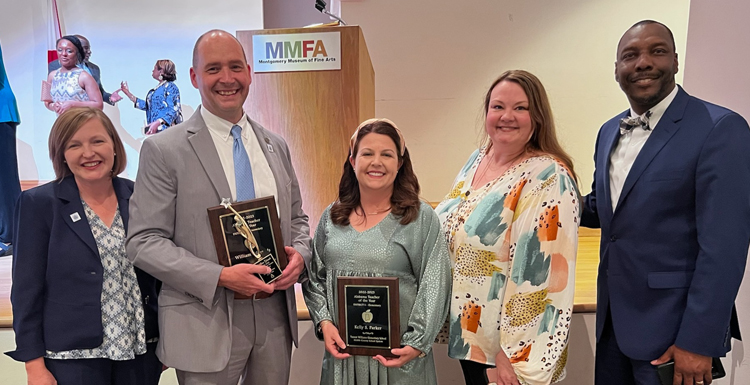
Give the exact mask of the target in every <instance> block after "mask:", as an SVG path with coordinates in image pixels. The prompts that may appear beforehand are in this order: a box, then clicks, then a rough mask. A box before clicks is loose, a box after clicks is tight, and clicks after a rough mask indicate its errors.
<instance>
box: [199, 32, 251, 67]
mask: <svg viewBox="0 0 750 385" xmlns="http://www.w3.org/2000/svg"><path fill="white" fill-rule="evenodd" d="M214 32H222V33H226V34H227V35H229V36H231V37H233V38H234V41H236V42H237V44H239V45H240V49H241V50H242V57H243V58H246V59H245V61H247V55H245V47H243V46H242V43H240V41H239V40H238V39H237V38H236V37H235V36H234V35H232V34H231V33H229V32H227V31H225V30H223V29H212V30H210V31H208V32H206V33H204V34H203V35H201V36H200V37H199V38H198V40H196V41H195V45H194V46H193V68H194V69H196V68H195V67H196V66H197V65H198V44H200V43H201V41H203V39H204V38H205V37H206V36H208V35H210V34H212V33H214ZM196 70H197V69H196Z"/></svg>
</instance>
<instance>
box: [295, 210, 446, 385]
mask: <svg viewBox="0 0 750 385" xmlns="http://www.w3.org/2000/svg"><path fill="white" fill-rule="evenodd" d="M400 219H401V218H400V217H396V216H395V215H393V214H389V215H388V216H387V217H385V218H384V219H383V220H382V221H381V222H380V223H378V224H377V225H375V226H374V227H372V228H370V229H367V230H365V231H363V232H359V231H357V230H355V229H354V228H353V227H352V226H350V225H349V226H337V225H334V224H333V222H331V217H330V206H329V207H328V208H327V209H326V211H325V212H324V213H323V215H322V216H321V218H320V222H319V224H318V228H317V229H316V231H315V238H314V241H313V246H314V248H313V260H312V267H311V270H312V271H311V272H310V279H309V280H308V281H307V282H305V283H304V284H303V289H304V295H305V302H306V303H307V307H308V309H309V310H310V316H311V317H312V320H313V322H314V325H316V326H317V325H318V324H319V323H320V321H322V320H330V321H333V322H334V324H336V325H337V326H338V325H339V322H338V319H337V318H338V315H337V314H338V309H337V302H336V300H337V298H338V297H337V296H336V277H339V276H346V277H398V279H399V306H400V307H399V313H400V321H401V322H400V328H401V329H400V330H401V345H408V346H411V347H413V348H415V349H418V350H420V351H422V352H424V353H425V354H426V356H425V357H423V358H419V357H418V358H415V359H413V360H412V361H410V362H408V363H406V364H405V365H404V366H402V367H401V368H386V367H384V366H382V365H380V363H379V362H378V361H376V360H374V359H372V357H367V356H351V357H349V358H347V359H345V360H338V359H335V358H333V357H332V356H331V355H330V354H329V353H328V351H326V352H325V356H324V357H323V368H322V373H321V377H320V383H321V384H335V385H354V384H358V385H362V384H373V385H374V384H377V385H387V384H390V385H396V384H408V385H419V384H436V383H437V378H436V375H435V362H434V360H433V357H432V342H433V341H434V340H435V336H436V335H437V333H438V331H439V330H440V327H441V326H442V325H443V321H444V320H445V319H446V316H447V314H448V303H449V299H450V298H449V297H450V288H451V266H450V257H449V256H448V249H447V247H446V243H445V237H444V236H443V232H442V230H441V228H440V222H439V220H438V217H437V214H435V212H434V211H433V210H432V208H431V207H430V206H429V205H428V204H426V203H422V204H421V207H420V210H419V215H418V216H417V219H416V220H415V221H413V222H411V223H409V224H407V225H401V224H400V223H399V220H400ZM316 329H317V328H316ZM318 338H319V339H322V335H318Z"/></svg>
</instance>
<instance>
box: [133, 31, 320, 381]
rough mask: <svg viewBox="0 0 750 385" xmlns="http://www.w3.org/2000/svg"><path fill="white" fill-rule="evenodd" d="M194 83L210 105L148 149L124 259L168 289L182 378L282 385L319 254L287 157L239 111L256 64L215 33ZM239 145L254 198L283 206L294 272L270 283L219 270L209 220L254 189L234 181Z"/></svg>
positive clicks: (169, 357)
mask: <svg viewBox="0 0 750 385" xmlns="http://www.w3.org/2000/svg"><path fill="white" fill-rule="evenodd" d="M190 79H191V81H192V83H193V86H195V87H196V88H197V89H198V90H199V92H200V95H201V100H202V107H200V108H198V109H197V110H196V111H195V113H194V114H193V116H192V117H191V118H190V119H188V120H187V121H185V122H184V123H182V124H179V125H177V126H175V127H173V128H170V129H169V130H167V131H164V132H163V133H161V134H159V135H154V136H151V137H149V138H148V139H146V140H145V141H144V142H143V146H142V148H141V158H140V166H139V170H138V178H137V181H136V184H135V190H134V193H133V197H132V198H131V201H130V225H129V228H128V239H127V251H128V256H129V258H130V259H131V260H132V261H133V263H134V264H135V266H137V267H139V268H141V269H143V270H145V271H146V272H148V273H150V274H152V275H153V276H155V277H156V278H158V279H160V280H161V281H162V282H163V286H162V289H161V293H160V295H159V330H160V337H159V338H160V339H159V345H158V348H157V355H158V356H159V358H160V359H161V361H162V362H163V363H164V364H165V365H167V366H170V367H174V368H175V369H176V370H177V378H178V380H179V381H180V383H181V384H190V385H192V384H226V385H236V384H237V383H238V381H239V380H242V382H241V383H244V384H280V385H281V384H284V385H285V384H287V383H288V381H289V367H290V363H291V349H292V342H293V341H294V343H295V344H296V343H297V340H298V339H297V309H296V305H295V299H294V288H293V285H294V283H295V282H297V281H299V280H300V279H302V278H303V277H305V276H306V274H304V273H305V272H306V270H305V268H306V266H307V265H309V261H310V257H311V252H310V236H309V230H310V228H309V224H308V217H307V215H306V214H305V213H304V211H303V210H302V200H301V197H300V191H299V184H298V182H297V177H296V175H295V173H294V169H293V168H292V164H291V158H290V154H289V149H288V147H287V145H286V143H285V142H284V140H283V139H282V138H281V137H279V136H278V135H275V134H273V133H271V132H269V131H267V130H266V129H264V128H263V127H261V126H260V125H259V124H258V123H256V122H254V121H252V120H251V119H249V118H248V117H247V115H245V113H244V111H243V109H242V104H243V103H244V101H245V99H246V98H247V95H248V91H249V85H250V82H251V79H250V66H249V65H248V64H247V61H246V59H245V54H244V51H243V49H242V46H241V45H240V43H239V41H237V39H236V38H235V37H234V36H232V35H231V34H229V33H227V32H225V31H219V30H213V31H209V32H207V33H205V34H204V35H202V36H201V37H200V38H199V39H198V41H197V42H196V43H195V48H194V50H193V67H192V68H191V69H190ZM239 130H241V139H240V136H239V135H240V133H239V132H237V131H239ZM233 138H234V139H233ZM239 143H241V144H239ZM233 144H234V145H236V146H237V147H235V148H233ZM240 146H242V148H244V149H245V150H244V151H246V153H247V155H248V157H249V161H250V162H249V163H250V165H251V166H252V167H251V169H252V176H251V180H252V183H247V184H249V185H251V186H254V191H255V196H257V197H262V196H268V195H274V196H275V197H276V202H277V204H278V211H279V218H280V220H281V232H282V237H283V240H284V244H285V246H286V247H285V252H286V254H287V257H288V259H289V265H288V266H287V267H286V268H285V269H284V271H283V274H282V276H281V278H279V279H278V280H277V281H275V282H274V283H272V284H270V285H269V284H264V283H263V282H262V281H261V280H259V279H258V278H256V277H255V275H254V274H255V273H267V272H268V271H269V269H268V268H267V267H259V266H255V265H249V264H238V265H234V266H232V267H222V266H221V265H219V263H218V260H217V255H216V250H215V248H214V243H213V239H212V236H211V228H210V225H209V220H208V215H207V213H206V208H208V207H212V206H217V205H219V203H220V202H221V201H222V199H223V198H232V200H233V201H234V200H236V197H237V195H238V193H239V192H240V191H243V193H244V189H246V188H247V184H242V183H237V184H235V182H236V181H237V180H239V179H242V178H238V175H236V174H235V173H236V172H237V170H239V169H243V167H244V166H242V164H240V163H234V162H236V158H233V154H235V153H234V151H239V150H238V148H240ZM245 159H246V160H247V158H245ZM236 164H237V165H238V166H235V165H236ZM238 296H250V297H251V298H250V299H239V298H237V297H238Z"/></svg>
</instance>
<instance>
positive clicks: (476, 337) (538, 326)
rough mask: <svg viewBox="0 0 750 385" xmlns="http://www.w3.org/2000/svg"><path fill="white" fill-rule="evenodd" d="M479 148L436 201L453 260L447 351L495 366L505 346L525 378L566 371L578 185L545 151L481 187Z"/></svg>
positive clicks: (543, 378) (546, 380)
mask: <svg viewBox="0 0 750 385" xmlns="http://www.w3.org/2000/svg"><path fill="white" fill-rule="evenodd" d="M485 153H486V148H482V149H481V150H477V151H475V152H474V153H473V154H472V155H471V157H470V158H469V161H468V162H467V163H466V165H465V166H464V167H463V169H462V170H461V172H459V174H458V177H457V178H456V180H455V182H454V184H453V188H452V191H451V192H450V194H448V196H447V197H446V198H445V199H444V200H443V201H442V202H441V203H440V205H438V207H437V208H436V209H435V210H436V211H437V213H438V216H439V217H440V222H441V223H442V225H443V230H444V231H445V236H446V239H447V241H448V247H449V249H450V253H451V258H452V259H453V264H454V265H453V267H454V271H453V293H452V296H451V307H450V315H449V318H448V323H449V330H450V331H449V333H450V338H449V341H448V344H449V346H448V355H449V356H451V357H452V358H456V359H460V360H470V361H476V362H479V363H483V364H487V365H495V355H496V354H497V353H498V352H499V350H500V348H501V347H502V349H503V350H504V352H505V354H506V355H507V356H508V358H509V359H510V362H511V364H512V365H513V368H514V370H515V372H516V375H517V376H518V379H519V381H520V382H521V383H522V384H532V385H537V384H550V383H553V382H557V381H560V380H562V379H563V378H564V377H565V363H566V360H567V343H568V331H569V329H570V319H571V315H572V312H573V294H574V291H575V285H574V276H575V258H576V252H577V248H578V225H579V217H580V207H579V203H580V201H579V193H578V190H577V187H576V184H575V182H574V179H573V178H572V177H571V175H570V173H569V172H568V171H567V169H566V168H565V167H564V166H563V165H562V164H561V163H559V162H557V161H556V160H555V159H554V158H552V157H551V156H548V155H542V156H535V157H532V158H529V159H527V160H525V161H523V162H521V163H520V164H519V165H517V166H514V167H512V168H511V169H509V170H508V171H506V172H505V173H504V174H503V175H501V176H500V177H498V178H497V179H495V180H492V181H490V182H489V183H487V184H485V185H484V186H481V187H479V188H477V189H472V188H471V181H472V180H473V179H474V173H475V172H476V170H477V166H478V165H479V163H480V161H481V160H482V157H483V156H484V155H485Z"/></svg>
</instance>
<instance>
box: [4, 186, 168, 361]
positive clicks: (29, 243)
mask: <svg viewBox="0 0 750 385" xmlns="http://www.w3.org/2000/svg"><path fill="white" fill-rule="evenodd" d="M112 185H113V186H114V189H115V194H116V195H117V202H118V204H119V209H120V215H121V216H122V220H123V224H124V225H125V228H126V229H127V225H128V209H129V205H128V201H129V199H130V195H131V194H132V193H133V182H132V181H130V180H127V179H121V178H117V177H115V178H114V179H113V180H112ZM123 241H124V240H123ZM13 247H14V249H15V255H14V257H13V287H12V288H11V293H10V299H11V303H12V304H13V329H14V330H15V334H16V350H15V351H12V352H8V353H6V354H7V355H9V356H10V357H12V358H13V359H15V360H18V361H24V362H25V361H29V360H32V359H35V358H38V357H42V356H44V354H45V351H46V350H51V351H66V350H72V349H90V348H95V347H97V346H100V345H101V344H102V341H103V338H104V331H103V327H102V311H101V293H102V282H103V281H102V271H103V269H102V264H101V258H100V256H99V251H98V249H97V246H96V241H95V240H94V236H93V234H92V233H91V228H90V227H89V224H88V221H87V220H86V214H85V213H84V210H83V205H82V204H81V198H80V196H79V192H78V186H77V185H76V182H75V180H74V179H73V176H68V177H66V178H64V179H63V180H62V181H61V182H59V183H58V182H55V181H53V182H50V183H47V184H45V185H42V186H39V187H36V188H33V189H31V190H28V191H24V192H22V193H21V197H20V198H19V200H18V203H17V205H16V213H15V235H14V239H13ZM135 272H136V275H137V277H138V285H139V286H140V289H141V295H142V302H143V305H144V306H143V309H144V313H145V318H146V338H147V339H151V338H154V337H158V335H159V328H158V325H157V317H156V313H157V309H158V305H157V297H158V290H159V288H160V286H161V283H160V282H159V281H157V280H156V279H155V278H153V277H151V276H150V275H148V274H146V273H144V272H143V271H141V270H140V269H138V268H136V269H135Z"/></svg>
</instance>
